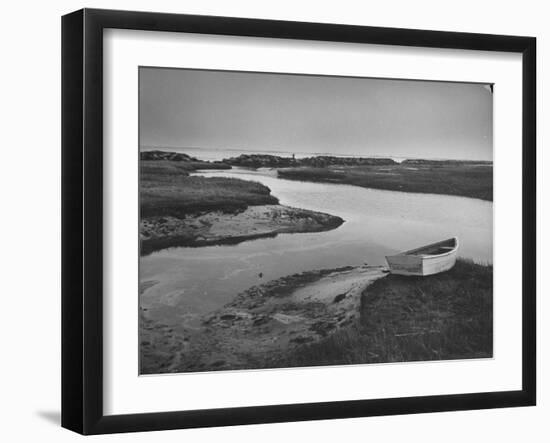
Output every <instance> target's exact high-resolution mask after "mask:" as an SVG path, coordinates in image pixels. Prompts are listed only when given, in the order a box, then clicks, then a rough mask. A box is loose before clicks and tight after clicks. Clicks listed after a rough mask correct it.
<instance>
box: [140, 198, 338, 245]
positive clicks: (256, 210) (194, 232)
mask: <svg viewBox="0 0 550 443" xmlns="http://www.w3.org/2000/svg"><path fill="white" fill-rule="evenodd" d="M343 222H344V220H343V219H342V218H340V217H336V216H333V215H329V214H324V213H322V212H315V211H309V210H305V209H299V208H291V207H289V206H282V205H258V206H249V207H248V208H247V209H245V210H244V211H242V212H237V213H224V212H221V211H210V212H206V213H203V214H196V215H195V214H194V215H187V216H184V217H171V216H157V217H148V218H146V219H143V220H141V223H140V238H141V254H142V255H146V254H149V253H151V252H153V251H155V250H159V249H163V248H167V247H174V246H192V247H196V246H208V245H221V244H235V243H240V242H242V241H246V240H252V239H256V238H262V237H274V236H276V235H277V234H281V233H298V232H320V231H327V230H330V229H334V228H337V227H338V226H340V225H341V224H342V223H343Z"/></svg>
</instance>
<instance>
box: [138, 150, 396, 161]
mask: <svg viewBox="0 0 550 443" xmlns="http://www.w3.org/2000/svg"><path fill="white" fill-rule="evenodd" d="M141 150H142V151H156V150H158V151H170V152H181V153H184V154H188V155H190V156H192V157H196V158H197V159H199V160H207V161H216V160H223V159H224V158H230V157H238V156H239V155H241V154H248V155H250V154H265V155H277V156H279V157H292V154H294V155H295V156H296V158H305V157H315V156H318V155H329V156H334V157H352V158H353V157H369V158H377V157H380V158H391V159H393V160H394V161H396V162H398V163H401V162H402V161H403V160H405V159H406V158H405V157H393V156H387V155H370V154H363V155H353V154H341V153H334V152H288V151H251V150H244V149H204V148H180V147H172V146H170V147H168V146H166V147H165V146H142V147H141Z"/></svg>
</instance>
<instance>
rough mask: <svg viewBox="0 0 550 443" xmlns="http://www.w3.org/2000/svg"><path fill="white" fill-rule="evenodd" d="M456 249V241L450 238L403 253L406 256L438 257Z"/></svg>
mask: <svg viewBox="0 0 550 443" xmlns="http://www.w3.org/2000/svg"><path fill="white" fill-rule="evenodd" d="M454 248H456V239H454V238H450V239H448V240H443V241H440V242H437V243H433V244H431V245H427V246H422V247H421V248H417V249H411V250H410V251H407V252H404V253H403V254H406V255H439V254H444V253H446V252H449V251H452V250H453V249H454Z"/></svg>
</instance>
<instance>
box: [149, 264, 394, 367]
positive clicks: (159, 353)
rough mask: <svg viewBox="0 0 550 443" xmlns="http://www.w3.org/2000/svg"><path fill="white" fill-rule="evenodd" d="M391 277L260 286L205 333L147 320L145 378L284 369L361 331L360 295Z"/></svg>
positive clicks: (356, 272) (336, 274)
mask: <svg viewBox="0 0 550 443" xmlns="http://www.w3.org/2000/svg"><path fill="white" fill-rule="evenodd" d="M385 275H386V271H385V270H384V268H382V267H378V266H377V267H374V266H367V265H364V266H357V267H344V268H339V269H329V270H317V271H310V272H304V273H301V274H295V275H291V276H287V277H283V278H280V279H277V280H273V281H270V282H268V283H266V284H263V285H259V286H254V287H252V288H250V289H248V290H246V291H244V292H243V293H241V294H239V295H238V296H237V297H236V298H235V300H233V301H232V302H231V303H229V304H227V305H226V306H225V307H223V308H222V309H220V310H218V311H216V312H214V313H211V314H208V315H206V316H205V317H204V318H203V320H202V327H201V328H200V329H199V330H189V331H187V332H186V333H183V334H181V333H177V332H175V331H174V330H173V329H172V328H170V327H168V326H166V325H160V324H158V325H155V324H154V323H153V322H151V321H150V320H148V319H147V316H146V314H145V313H142V321H141V327H142V334H141V337H142V340H143V341H142V346H145V347H146V350H147V349H148V347H150V346H151V341H152V340H154V341H155V346H154V352H144V353H143V355H142V361H141V372H142V373H145V374H146V373H159V372H198V371H213V370H228V369H230V370H235V369H247V368H263V367H271V368H273V367H280V364H281V362H284V361H285V358H284V356H285V355H286V354H287V353H289V352H292V351H293V350H296V349H298V348H299V347H301V346H304V345H307V344H312V343H315V342H318V341H320V340H323V339H325V338H326V337H328V336H330V335H331V334H333V333H335V332H336V331H338V330H340V329H342V328H346V327H349V326H350V325H353V324H354V323H356V322H357V321H358V319H359V315H360V304H361V294H362V292H363V291H364V290H365V288H366V287H367V286H369V285H370V284H371V283H373V282H374V281H375V280H378V279H380V278H382V277H384V276H385Z"/></svg>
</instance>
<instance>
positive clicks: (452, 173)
mask: <svg viewBox="0 0 550 443" xmlns="http://www.w3.org/2000/svg"><path fill="white" fill-rule="evenodd" d="M278 174H279V177H281V178H286V179H290V180H302V181H314V182H327V183H341V184H348V185H354V186H361V187H364V188H374V189H386V190H390V191H402V192H419V193H431V194H446V195H457V196H463V197H471V198H479V199H481V200H489V201H492V200H493V166H492V164H491V163H487V162H462V161H427V160H423V161H420V160H415V161H411V162H409V161H404V162H403V163H401V164H394V165H384V166H344V167H334V166H330V167H299V168H286V169H280V170H279V171H278Z"/></svg>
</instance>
